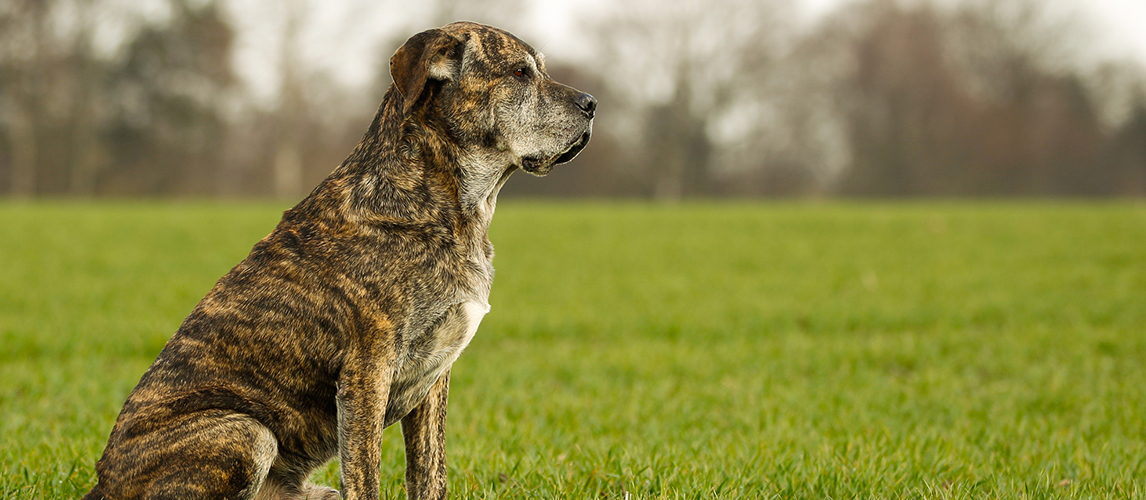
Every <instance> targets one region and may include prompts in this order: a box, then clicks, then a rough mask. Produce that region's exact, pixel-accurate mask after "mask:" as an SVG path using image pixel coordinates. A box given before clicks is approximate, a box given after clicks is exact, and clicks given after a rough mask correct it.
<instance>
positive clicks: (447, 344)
mask: <svg viewBox="0 0 1146 500" xmlns="http://www.w3.org/2000/svg"><path fill="white" fill-rule="evenodd" d="M489 310H490V306H489V303H487V302H485V301H476V300H470V301H466V302H462V303H459V304H456V305H454V306H453V307H451V308H450V309H449V310H448V311H447V312H446V313H445V315H443V316H442V318H441V320H440V321H438V322H437V323H435V324H434V325H433V326H432V327H430V328H429V329H428V330H427V331H425V332H422V333H421V335H418V336H417V338H415V339H412V340H411V341H410V343H409V344H408V345H407V348H406V349H405V352H404V353H403V355H402V356H400V359H399V363H400V364H399V369H398V376H397V377H396V379H395V380H394V381H393V383H392V384H391V386H390V398H389V403H388V404H387V407H386V422H387V425H389V424H390V423H393V422H395V421H396V420H397V419H400V418H402V417H403V416H405V415H406V414H407V413H409V412H410V410H412V409H414V407H416V406H417V405H418V404H420V403H421V401H422V399H424V398H425V397H426V394H427V393H428V392H429V391H430V387H432V386H433V385H434V382H437V381H438V379H439V378H441V376H442V374H443V373H445V371H446V370H447V369H449V367H450V365H452V364H453V363H454V361H457V359H458V356H460V355H461V354H462V350H464V349H465V348H466V346H468V345H469V343H470V340H473V338H474V334H475V333H477V330H478V325H480V324H481V320H482V318H483V317H484V316H485V315H486V313H488V312H489Z"/></svg>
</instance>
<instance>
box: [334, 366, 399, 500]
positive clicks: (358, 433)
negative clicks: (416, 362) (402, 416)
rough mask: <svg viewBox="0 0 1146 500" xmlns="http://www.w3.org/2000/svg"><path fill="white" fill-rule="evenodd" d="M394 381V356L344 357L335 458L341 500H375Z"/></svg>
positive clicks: (339, 384) (339, 392)
mask: <svg viewBox="0 0 1146 500" xmlns="http://www.w3.org/2000/svg"><path fill="white" fill-rule="evenodd" d="M392 381H393V356H385V355H383V356H379V355H378V353H355V354H352V355H350V356H347V359H346V361H345V362H344V364H343V367H342V373H341V374H340V376H339V380H338V458H339V461H340V464H341V468H342V471H341V472H342V473H341V480H342V485H341V488H340V489H341V490H342V498H345V499H347V500H363V499H369V500H375V499H377V498H378V491H379V486H378V468H379V465H380V462H381V459H382V458H381V447H382V426H383V423H384V422H385V419H386V401H387V399H388V398H389V394H390V384H391V382H392Z"/></svg>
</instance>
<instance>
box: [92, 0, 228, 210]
mask: <svg viewBox="0 0 1146 500" xmlns="http://www.w3.org/2000/svg"><path fill="white" fill-rule="evenodd" d="M195 3H197V4H198V3H200V2H195ZM171 7H172V11H173V15H172V18H171V19H170V20H169V21H168V22H167V23H164V24H152V25H147V26H144V27H143V28H142V29H140V30H139V32H138V34H137V35H136V36H135V37H134V38H133V39H132V40H131V41H130V43H128V44H127V47H126V50H125V56H124V58H123V60H122V62H121V63H120V64H118V65H117V66H116V67H115V68H114V70H113V73H112V74H111V75H110V87H111V89H110V93H111V97H112V102H113V103H114V106H115V111H114V116H113V118H112V120H111V123H110V124H109V126H108V129H107V132H106V134H105V140H106V142H107V144H108V145H109V148H110V149H111V155H112V157H113V161H112V164H113V165H114V169H113V170H111V171H108V172H107V173H106V175H105V176H104V178H103V179H102V180H103V186H102V189H103V191H104V192H105V193H109V194H133V193H151V194H154V193H163V194H199V195H202V194H209V193H214V192H215V191H216V188H217V186H216V184H215V181H216V179H217V178H219V169H220V168H221V164H222V161H223V156H222V151H223V148H222V147H221V144H222V143H224V142H225V138H226V136H227V124H226V123H225V121H224V118H223V116H222V109H221V104H222V102H223V99H222V98H223V97H224V96H225V95H226V93H227V91H228V89H229V88H230V87H231V86H232V85H233V84H234V82H235V78H234V75H233V73H232V69H231V63H230V53H231V45H232V43H233V40H234V34H233V32H232V30H231V27H230V25H228V24H227V23H226V21H224V20H223V17H222V14H221V12H220V10H219V6H218V4H217V3H214V2H208V3H205V4H201V5H198V6H193V5H192V3H191V2H189V1H185V0H172V2H171Z"/></svg>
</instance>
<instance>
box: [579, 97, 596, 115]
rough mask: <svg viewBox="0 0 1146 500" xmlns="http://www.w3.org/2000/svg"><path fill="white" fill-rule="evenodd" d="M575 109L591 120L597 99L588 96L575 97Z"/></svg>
mask: <svg viewBox="0 0 1146 500" xmlns="http://www.w3.org/2000/svg"><path fill="white" fill-rule="evenodd" d="M577 107H579V108H581V110H582V111H584V112H585V114H587V115H589V118H592V117H593V113H594V112H595V111H597V98H596V97H593V96H592V95H590V94H581V95H580V96H577Z"/></svg>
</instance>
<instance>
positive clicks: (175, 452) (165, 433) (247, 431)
mask: <svg viewBox="0 0 1146 500" xmlns="http://www.w3.org/2000/svg"><path fill="white" fill-rule="evenodd" d="M119 444H120V445H121V446H117V450H112V451H111V452H112V453H113V454H116V455H119V460H115V461H112V462H111V463H113V466H112V467H113V470H105V471H104V472H105V475H104V476H103V477H101V487H102V486H107V489H104V490H103V491H102V493H104V494H109V493H110V498H117V499H134V498H140V499H144V500H165V499H181V500H194V499H220V498H227V499H236V500H252V499H254V498H256V494H257V493H258V491H259V489H260V487H261V486H262V483H264V482H265V479H266V477H267V472H268V471H269V470H270V466H272V463H274V461H275V456H277V454H278V452H277V448H278V445H277V440H276V439H275V436H274V433H272V432H270V430H269V429H267V428H266V427H265V425H262V424H261V423H259V422H258V421H256V420H254V419H252V417H250V416H248V415H243V414H238V413H231V412H226V411H207V412H202V413H198V414H194V415H187V417H185V419H180V420H179V421H176V422H175V424H174V425H170V427H165V428H163V429H151V430H150V431H149V432H144V433H142V435H135V436H132V437H131V438H129V439H128V440H127V442H120V443H119ZM104 456H105V458H107V456H108V455H107V454H105V455H104ZM104 479H108V482H107V483H104Z"/></svg>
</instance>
